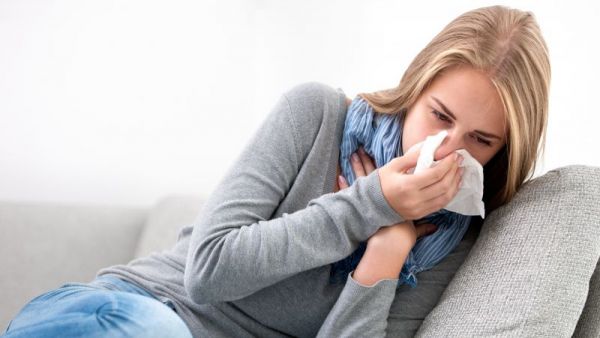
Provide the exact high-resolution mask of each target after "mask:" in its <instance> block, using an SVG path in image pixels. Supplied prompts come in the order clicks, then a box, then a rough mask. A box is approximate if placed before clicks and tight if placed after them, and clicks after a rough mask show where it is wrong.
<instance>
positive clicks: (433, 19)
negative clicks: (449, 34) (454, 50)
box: [0, 0, 600, 206]
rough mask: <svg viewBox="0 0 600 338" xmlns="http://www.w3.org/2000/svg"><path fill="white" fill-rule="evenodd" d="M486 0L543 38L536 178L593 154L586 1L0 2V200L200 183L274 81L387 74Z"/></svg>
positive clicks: (352, 85)
mask: <svg viewBox="0 0 600 338" xmlns="http://www.w3.org/2000/svg"><path fill="white" fill-rule="evenodd" d="M493 4H504V5H508V6H511V7H517V8H520V9H525V10H531V11H533V12H534V14H535V15H536V17H537V19H538V22H539V23H540V26H541V27H542V31H543V33H544V36H545V38H546V41H547V43H548V45H549V48H550V53H551V62H552V67H553V68H552V72H553V74H552V75H553V78H552V87H551V93H550V94H551V99H550V120H549V130H548V142H547V149H546V156H545V158H543V160H544V161H543V166H542V167H540V168H538V170H537V171H536V176H538V175H540V174H541V173H544V172H546V171H548V170H551V169H553V168H556V167H559V166H563V165H568V164H576V163H577V164H586V165H596V166H600V154H599V152H598V150H597V145H599V144H600V135H599V133H598V132H596V127H597V126H598V125H599V122H600V118H599V117H598V111H600V107H598V106H597V105H596V104H594V103H593V102H594V101H593V100H594V99H595V98H596V96H595V95H596V93H597V91H598V89H599V88H598V84H597V83H598V82H597V79H598V78H599V76H600V70H599V69H598V67H597V66H596V65H597V62H596V59H597V55H598V51H599V50H598V43H597V36H596V34H595V32H598V31H599V28H600V27H599V26H600V24H598V17H600V3H598V2H592V1H589V2H575V1H570V2H558V1H557V2H554V3H552V2H539V1H518V2H517V1H512V2H511V1H500V2H497V1H493V2H492V1H452V2H446V3H445V2H416V1H413V2H404V1H395V0H394V1H392V0H390V1H358V0H356V1H348V0H343V1H342V0H338V1H323V0H310V1H308V0H302V1H278V0H254V1H251V0H219V1H191V0H189V1H184V0H178V1H148V0H144V1H141V0H130V1H124V0H119V1H116V0H113V1H111V0H96V1H92V0H71V1H67V0H60V1H34V0H0V46H1V47H0V48H1V49H0V51H1V52H0V200H35V201H40V200H50V201H57V202H67V203H102V204H120V205H140V206H141V205H144V206H145V205H149V204H152V203H153V202H154V201H155V200H156V199H157V198H159V197H160V196H162V195H165V194H169V193H186V194H206V193H209V192H210V191H211V190H212V189H213V188H214V187H215V185H216V184H217V182H218V181H219V179H220V177H221V175H222V174H223V173H224V171H225V170H227V168H228V167H229V166H230V165H231V164H232V161H233V160H234V159H235V157H236V156H237V155H238V153H239V151H241V147H242V146H243V145H244V144H245V142H246V141H248V140H249V138H250V137H251V136H252V134H253V132H254V130H255V129H256V128H257V127H258V125H259V123H260V122H261V121H262V119H263V118H264V116H265V115H266V114H267V113H268V111H269V109H270V108H271V107H272V105H273V104H274V103H275V100H276V99H277V98H278V97H279V95H280V94H281V93H282V92H284V91H286V90H287V89H289V88H290V87H292V86H293V85H295V84H298V83H300V82H304V81H322V82H325V83H327V84H330V85H332V86H334V87H341V88H342V89H344V91H345V92H346V93H347V95H348V96H349V97H354V95H356V93H358V92H366V91H375V90H379V89H384V88H389V87H393V86H395V85H397V83H398V81H399V79H400V77H401V76H402V74H403V72H404V70H405V69H406V67H407V66H408V64H409V62H410V61H411V60H412V58H413V57H414V56H415V55H416V54H417V53H418V51H419V50H421V49H422V48H423V47H424V46H425V45H426V44H427V42H429V40H431V38H432V37H433V36H434V35H435V34H437V32H439V31H440V30H441V29H442V28H443V27H444V26H445V25H446V24H447V23H448V22H449V21H450V20H452V19H453V18H454V17H456V16H458V15H459V14H461V13H463V12H465V11H467V10H469V9H472V8H476V7H481V6H487V5H493Z"/></svg>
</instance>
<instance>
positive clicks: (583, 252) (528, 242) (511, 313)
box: [416, 165, 600, 337]
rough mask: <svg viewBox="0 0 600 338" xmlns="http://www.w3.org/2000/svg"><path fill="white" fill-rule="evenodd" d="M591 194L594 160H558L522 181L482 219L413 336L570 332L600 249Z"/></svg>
mask: <svg viewBox="0 0 600 338" xmlns="http://www.w3.org/2000/svg"><path fill="white" fill-rule="evenodd" d="M599 198H600V168H599V167H592V166H583V165H571V166H566V167H562V168H558V169H554V170H551V171H549V172H547V173H546V174H544V175H543V176H540V177H536V178H535V179H533V180H531V181H529V182H527V183H526V184H524V185H523V186H522V188H521V190H520V191H519V192H518V193H517V195H516V196H515V198H514V199H513V200H512V201H510V202H509V203H508V204H506V205H504V206H502V207H501V208H498V209H497V210H495V211H494V212H492V213H491V214H490V215H488V217H487V218H486V219H485V222H484V224H483V226H482V229H481V232H480V234H479V237H478V238H477V241H476V242H475V245H474V246H473V248H472V249H471V251H470V253H469V255H468V256H467V258H466V259H465V261H464V262H463V264H462V265H461V267H460V268H459V269H458V271H457V272H456V275H455V276H454V278H453V279H452V281H451V282H450V284H449V285H448V287H447V288H446V290H445V291H444V293H443V294H442V296H441V298H440V300H439V302H438V304H437V305H436V307H435V308H434V309H433V310H432V311H431V312H430V313H429V315H428V316H427V317H426V318H425V320H424V321H423V323H422V325H421V327H420V328H419V330H418V331H417V334H416V337H432V336H435V337H440V336H444V337H473V336H511V337H550V336H553V337H556V336H561V337H566V336H571V335H573V333H574V331H575V328H576V325H577V322H578V319H579V317H580V315H581V314H582V311H583V309H584V305H585V303H586V299H587V296H588V288H589V283H590V279H591V277H592V274H593V273H594V270H595V269H596V266H597V263H598V258H599V257H600V204H599V203H598V199H599ZM590 296H593V294H592V293H590ZM596 297H597V296H596ZM592 303H593V302H592ZM598 311H599V310H598V308H595V309H590V311H589V312H591V313H592V314H591V315H590V314H589V313H588V315H589V316H590V317H594V318H598ZM586 324H590V323H586ZM590 325H592V326H594V327H595V330H597V325H599V324H598V322H596V323H591V324H590ZM585 330H587V331H588V332H594V331H593V330H594V328H590V327H587V328H585ZM596 332H597V331H596Z"/></svg>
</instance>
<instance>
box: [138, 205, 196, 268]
mask: <svg viewBox="0 0 600 338" xmlns="http://www.w3.org/2000/svg"><path fill="white" fill-rule="evenodd" d="M204 199H205V198H204V197H203V196H201V195H182V194H172V195H168V196H165V197H163V198H161V199H159V200H158V201H157V202H156V204H155V205H154V206H153V208H152V209H151V210H150V214H149V215H148V219H147V221H146V226H145V227H144V230H143V232H142V235H141V237H140V240H139V242H138V245H137V248H136V250H135V258H139V257H144V256H148V255H149V254H150V253H151V252H153V251H162V250H166V249H169V248H171V247H172V246H173V245H175V243H176V242H177V236H178V234H179V230H180V229H181V227H183V226H184V225H187V224H189V223H191V222H192V221H194V219H195V218H196V216H197V215H198V213H199V212H200V208H201V207H202V204H203V203H204Z"/></svg>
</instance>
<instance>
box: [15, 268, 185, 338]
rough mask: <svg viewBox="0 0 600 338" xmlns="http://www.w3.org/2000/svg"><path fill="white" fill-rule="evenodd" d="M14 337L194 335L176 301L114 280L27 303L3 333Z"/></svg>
mask: <svg viewBox="0 0 600 338" xmlns="http://www.w3.org/2000/svg"><path fill="white" fill-rule="evenodd" d="M3 337H6V338H9V337H10V338H13V337H40V338H42V337H182V338H184V337H185V338H188V337H192V334H191V333H190V330H189V329H188V327H187V326H186V324H185V323H184V322H183V320H182V319H181V317H179V315H177V313H176V312H175V307H174V306H173V305H172V303H169V302H165V303H163V302H161V301H160V300H158V299H157V298H156V297H154V295H152V294H151V293H149V292H148V291H146V290H145V289H143V288H140V287H138V286H136V285H134V284H131V283H129V282H126V281H124V280H122V279H120V278H118V277H116V276H112V275H103V276H99V277H96V278H95V279H94V280H93V281H91V282H89V283H67V284H64V285H63V286H61V287H59V288H58V289H54V290H50V291H48V292H46V293H43V294H41V295H39V296H37V297H35V298H33V299H32V300H31V301H29V302H28V303H27V304H26V305H25V306H24V307H23V308H22V309H21V311H20V312H19V313H18V314H17V316H16V317H14V318H13V319H12V320H11V322H10V323H9V325H8V328H7V330H6V332H5V336H3Z"/></svg>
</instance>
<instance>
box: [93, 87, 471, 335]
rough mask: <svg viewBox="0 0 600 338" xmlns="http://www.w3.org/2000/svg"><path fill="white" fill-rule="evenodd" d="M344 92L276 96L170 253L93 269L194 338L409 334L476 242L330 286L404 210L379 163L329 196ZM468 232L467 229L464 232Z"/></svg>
mask: <svg viewBox="0 0 600 338" xmlns="http://www.w3.org/2000/svg"><path fill="white" fill-rule="evenodd" d="M346 104H347V103H346V95H345V94H344V93H343V91H342V90H341V89H340V88H337V89H335V88H332V87H330V86H328V85H326V84H323V83H319V82H306V83H301V84H299V85H296V86H294V87H293V88H291V89H289V90H288V91H286V92H285V93H284V94H283V95H281V97H280V98H279V100H278V101H277V102H276V103H275V105H274V106H273V108H272V109H271V110H270V112H269V114H268V115H267V116H266V118H265V120H264V121H263V122H262V124H261V125H260V126H259V127H258V129H257V130H256V132H255V133H254V135H253V136H252V137H251V139H250V141H249V142H248V143H247V144H246V145H245V147H244V148H243V149H242V151H241V153H240V154H239V155H238V157H237V158H236V160H235V162H234V164H233V165H232V166H231V167H230V168H229V169H228V171H226V172H225V174H224V176H223V177H222V178H221V180H220V181H219V183H218V184H217V186H216V188H215V189H214V190H213V191H212V192H211V194H210V195H209V196H208V198H207V200H206V201H205V203H204V204H203V206H202V208H201V211H200V212H199V214H198V215H197V217H196V218H195V220H194V221H193V222H192V223H191V224H188V225H185V226H183V227H182V228H181V229H180V231H179V234H178V238H177V243H176V244H175V245H174V247H173V248H171V249H170V250H165V251H162V252H154V253H152V254H151V255H149V256H147V257H142V258H138V259H135V260H133V261H131V262H129V263H128V264H124V265H123V264H122V265H114V266H111V267H107V268H104V269H101V270H100V271H98V273H97V276H100V275H105V274H112V275H115V276H117V277H119V278H122V279H124V280H127V281H129V282H131V283H134V284H136V285H139V286H141V287H143V288H145V289H146V290H148V291H149V292H151V293H152V294H154V295H155V296H156V297H157V298H158V299H159V300H161V301H162V302H169V303H172V304H173V305H174V306H175V309H176V311H177V313H178V315H179V316H181V318H182V319H183V320H184V322H185V323H186V324H187V325H188V327H189V328H190V330H191V332H192V334H193V335H194V337H315V336H316V337H350V336H352V337H384V336H386V335H387V336H391V337H401V336H406V337H410V336H412V335H413V334H414V333H415V332H416V330H417V329H418V327H419V325H420V323H421V322H422V320H423V319H424V318H425V316H426V315H427V313H429V311H431V309H433V307H434V306H435V304H436V303H437V301H438V299H439V298H440V296H441V294H442V292H443V290H444V289H445V287H446V285H447V284H448V283H449V282H450V280H451V279H452V277H453V276H454V274H455V272H456V270H457V269H458V267H459V266H460V264H461V263H462V262H463V260H464V258H465V257H466V255H467V254H468V252H469V250H470V249H471V246H472V245H473V243H474V241H475V238H476V235H477V232H476V231H467V233H466V234H465V236H464V238H463V240H462V241H461V243H460V244H459V245H458V246H457V247H456V249H455V250H454V251H453V252H452V253H450V254H449V255H448V256H446V257H445V258H444V260H442V261H441V262H440V263H439V264H438V265H436V266H435V267H434V268H432V269H430V270H427V271H423V272H421V273H420V274H419V285H418V287H416V288H414V289H412V288H410V286H408V285H402V286H401V288H399V289H398V290H396V284H397V282H398V278H396V279H382V280H380V281H378V282H376V283H375V284H374V285H362V284H360V283H358V282H357V281H356V280H355V279H354V278H352V272H351V273H349V274H348V277H347V280H346V283H345V284H329V283H328V281H329V274H330V269H331V263H333V262H336V261H339V260H341V259H343V258H345V257H347V256H348V255H350V254H351V253H352V252H353V251H354V250H355V249H356V248H357V247H358V245H359V243H360V242H363V241H366V240H367V239H368V238H369V237H370V236H371V235H373V234H374V233H375V232H376V231H377V230H378V229H379V228H380V227H383V226H389V225H392V224H396V223H400V222H402V221H403V218H402V217H401V216H400V215H399V214H398V213H396V211H395V210H394V209H392V207H391V206H390V205H389V204H388V202H387V201H386V199H385V197H384V195H383V193H382V189H381V184H380V179H379V170H375V171H373V172H371V173H370V174H369V175H367V176H363V177H359V178H358V179H357V180H356V181H355V182H354V184H352V185H351V186H350V187H348V188H346V189H342V190H340V191H337V192H334V186H335V180H336V171H337V167H338V166H337V164H338V161H339V149H340V142H341V137H342V131H343V128H344V119H345V115H346V112H347V105H346ZM471 229H473V230H476V229H475V228H474V227H472V226H471V227H470V229H469V230H471Z"/></svg>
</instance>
